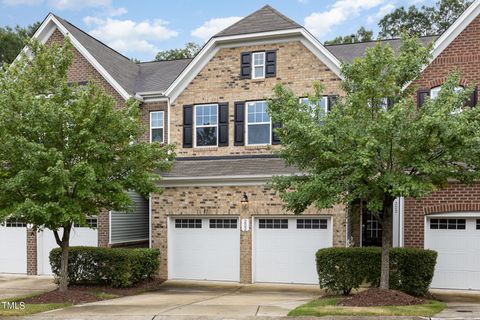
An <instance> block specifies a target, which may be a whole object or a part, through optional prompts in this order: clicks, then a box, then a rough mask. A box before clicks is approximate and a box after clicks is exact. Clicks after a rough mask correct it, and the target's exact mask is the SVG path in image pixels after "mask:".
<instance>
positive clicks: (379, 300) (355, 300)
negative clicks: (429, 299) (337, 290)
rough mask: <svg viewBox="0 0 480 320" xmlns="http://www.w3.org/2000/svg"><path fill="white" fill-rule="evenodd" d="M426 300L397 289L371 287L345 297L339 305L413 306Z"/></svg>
mask: <svg viewBox="0 0 480 320" xmlns="http://www.w3.org/2000/svg"><path fill="white" fill-rule="evenodd" d="M423 303H425V301H424V300H422V299H418V298H415V297H412V296H411V295H408V294H406V293H403V292H400V291H397V290H385V289H378V288H370V289H368V290H365V291H362V292H359V293H357V294H355V295H353V296H352V297H349V298H345V299H344V300H342V301H341V302H340V303H339V305H341V306H348V307H378V306H411V305H416V304H423Z"/></svg>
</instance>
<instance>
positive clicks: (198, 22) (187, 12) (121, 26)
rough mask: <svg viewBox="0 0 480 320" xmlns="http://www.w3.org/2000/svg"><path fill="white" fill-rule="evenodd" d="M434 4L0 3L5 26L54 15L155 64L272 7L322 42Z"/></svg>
mask: <svg viewBox="0 0 480 320" xmlns="http://www.w3.org/2000/svg"><path fill="white" fill-rule="evenodd" d="M433 3H434V0H268V1H267V0H265V1H264V0H262V1H254V0H243V1H239V2H233V1H228V0H222V1H207V0H204V1H200V0H170V1H164V0H157V1H155V0H137V1H133V0H130V1H127V0H0V26H4V25H9V26H14V25H17V24H18V25H21V26H25V25H28V24H31V23H33V22H35V21H39V20H43V18H45V16H46V15H47V14H48V12H53V13H55V14H57V15H59V16H60V17H62V18H64V19H66V20H68V21H70V22H71V23H73V24H75V25H76V26H78V27H80V28H81V29H82V30H84V31H86V32H88V33H90V34H91V35H93V36H95V37H97V38H99V39H100V40H102V41H104V42H105V43H107V44H108V45H110V46H111V47H113V48H114V49H116V50H118V51H120V52H121V53H123V54H125V55H126V56H128V57H134V58H137V59H140V60H142V61H148V60H152V59H153V58H154V57H155V52H157V51H158V50H165V49H171V48H177V47H182V46H183V45H184V44H185V43H186V42H189V41H193V42H197V43H200V44H203V43H204V42H205V41H206V40H208V38H209V37H210V36H212V35H213V34H215V33H216V32H218V31H220V30H222V29H223V28H225V27H226V26H228V25H229V24H232V23H234V22H235V21H237V20H238V19H240V18H241V17H244V16H245V15H248V14H249V13H251V12H253V11H255V10H257V9H259V8H261V7H262V6H263V5H265V4H270V5H271V6H273V7H274V8H276V9H277V10H279V11H280V12H282V13H283V14H285V15H287V16H288V17H290V18H291V19H293V20H295V21H297V22H298V23H300V24H302V25H304V26H306V27H307V28H308V29H309V31H311V32H312V33H313V34H314V35H315V36H316V37H317V38H318V39H319V40H321V41H324V40H328V39H332V38H334V37H335V36H337V35H346V34H350V33H353V32H355V31H356V30H357V29H358V28H359V27H360V26H365V27H366V28H369V29H373V30H377V22H378V20H379V19H380V18H381V17H383V15H385V14H386V13H388V12H390V11H392V10H394V9H395V8H396V7H399V6H402V5H403V6H409V5H412V4H415V5H419V6H420V5H432V4H433Z"/></svg>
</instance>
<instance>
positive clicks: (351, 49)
mask: <svg viewBox="0 0 480 320" xmlns="http://www.w3.org/2000/svg"><path fill="white" fill-rule="evenodd" d="M437 37H438V36H428V37H421V38H420V39H419V40H420V42H421V43H422V44H423V45H424V46H427V45H428V44H429V43H430V42H434V41H435V40H436V39H437ZM378 42H380V43H385V44H387V43H388V44H389V45H390V46H391V47H392V48H393V49H394V50H395V51H397V50H398V49H399V47H400V44H401V40H400V39H390V40H382V41H368V42H357V43H348V44H334V45H327V46H325V47H326V48H327V49H328V50H329V51H330V52H331V53H332V54H333V55H334V56H335V57H337V59H338V60H340V61H342V62H345V63H351V62H353V59H354V58H357V57H363V55H364V54H365V50H366V49H367V48H372V47H374V46H375V45H376V44H377V43H378Z"/></svg>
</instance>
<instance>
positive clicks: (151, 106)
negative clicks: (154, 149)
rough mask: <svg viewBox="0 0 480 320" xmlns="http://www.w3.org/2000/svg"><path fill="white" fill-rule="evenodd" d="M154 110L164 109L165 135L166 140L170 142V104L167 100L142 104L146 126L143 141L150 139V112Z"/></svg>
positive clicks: (143, 121) (143, 119) (143, 120)
mask: <svg viewBox="0 0 480 320" xmlns="http://www.w3.org/2000/svg"><path fill="white" fill-rule="evenodd" d="M152 111H163V112H164V113H163V137H164V140H163V141H164V142H165V143H168V123H167V119H168V105H167V102H166V101H162V102H153V103H143V104H142V106H141V112H142V123H143V124H144V126H145V132H144V134H143V136H142V140H143V141H147V142H149V141H150V131H149V130H150V112H152Z"/></svg>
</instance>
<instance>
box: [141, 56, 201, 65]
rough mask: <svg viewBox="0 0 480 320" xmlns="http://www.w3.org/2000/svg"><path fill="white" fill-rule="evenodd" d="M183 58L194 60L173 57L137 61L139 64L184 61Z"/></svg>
mask: <svg viewBox="0 0 480 320" xmlns="http://www.w3.org/2000/svg"><path fill="white" fill-rule="evenodd" d="M183 60H193V58H180V59H172V60H151V61H140V62H137V65H138V64H145V63H157V62H173V61H183Z"/></svg>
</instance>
